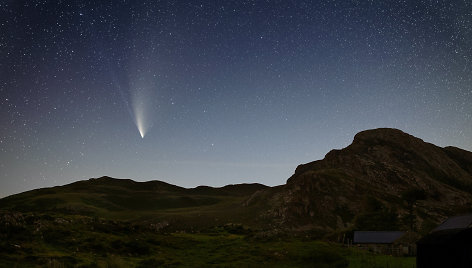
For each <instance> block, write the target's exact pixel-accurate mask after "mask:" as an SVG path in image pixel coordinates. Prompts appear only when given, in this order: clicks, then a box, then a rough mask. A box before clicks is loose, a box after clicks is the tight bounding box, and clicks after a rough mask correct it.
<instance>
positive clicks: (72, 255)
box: [0, 213, 415, 267]
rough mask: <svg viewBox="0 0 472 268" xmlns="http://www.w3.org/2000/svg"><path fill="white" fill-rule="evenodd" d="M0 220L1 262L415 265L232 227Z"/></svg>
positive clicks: (21, 217)
mask: <svg viewBox="0 0 472 268" xmlns="http://www.w3.org/2000/svg"><path fill="white" fill-rule="evenodd" d="M7 222H8V223H9V224H8V225H7V224H5V223H7ZM2 224H3V225H2V230H1V233H2V239H1V242H0V260H1V264H0V266H1V267H162V266H164V267H209V266H217V267H261V266H265V265H267V266H268V267H414V263H415V259H414V258H411V257H410V258H406V257H404V258H402V257H391V256H383V255H372V254H370V253H367V252H364V251H360V250H357V249H355V248H347V247H343V246H341V245H340V244H336V243H331V242H322V241H319V240H313V239H309V238H307V237H303V236H292V235H290V236H289V235H285V234H277V235H274V234H270V233H264V232H256V231H253V230H250V229H248V228H246V227H244V226H241V225H235V224H233V225H231V224H228V225H225V226H219V227H213V228H208V229H206V230H201V231H199V232H193V233H190V232H182V231H181V232H170V233H167V232H162V231H160V230H159V228H160V226H155V225H153V224H152V223H129V222H121V221H115V220H104V219H99V218H92V217H88V216H71V215H68V216H64V215H60V216H59V215H49V214H43V215H33V214H20V213H3V214H2Z"/></svg>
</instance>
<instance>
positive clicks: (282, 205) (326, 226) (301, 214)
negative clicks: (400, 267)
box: [0, 129, 472, 234]
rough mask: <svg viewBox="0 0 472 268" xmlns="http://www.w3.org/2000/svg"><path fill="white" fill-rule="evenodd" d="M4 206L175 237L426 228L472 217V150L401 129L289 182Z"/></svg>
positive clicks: (67, 189)
mask: <svg viewBox="0 0 472 268" xmlns="http://www.w3.org/2000/svg"><path fill="white" fill-rule="evenodd" d="M0 209H1V210H7V211H17V212H22V213H30V212H32V213H43V214H49V215H54V214H56V215H61V214H64V215H65V214H67V215H84V216H88V217H100V218H106V219H111V220H122V221H138V222H153V223H156V224H158V225H159V226H168V228H174V230H181V229H192V230H194V229H199V228H207V227H210V226H221V225H225V224H228V223H237V224H243V225H246V226H249V227H251V228H258V229H262V230H267V231H273V230H278V231H280V230H295V231H297V230H301V231H315V232H316V231H319V233H320V234H327V233H332V232H338V231H345V230H352V229H368V230H376V229H377V230H389V229H390V230H393V229H395V230H398V229H402V230H413V231H419V232H421V231H427V229H428V226H429V227H431V226H434V224H436V223H438V222H440V221H441V220H443V219H445V218H446V217H447V216H449V215H456V214H461V213H465V212H470V211H472V153H471V152H468V151H465V150H462V149H459V148H455V147H445V148H440V147H438V146H435V145H433V144H430V143H426V142H424V141H422V140H421V139H419V138H416V137H413V136H411V135H409V134H406V133H404V132H402V131H400V130H397V129H374V130H367V131H363V132H360V133H358V134H357V135H356V136H355V137H354V140H353V142H352V144H351V145H349V146H348V147H346V148H344V149H342V150H332V151H331V152H329V153H328V154H327V155H326V156H325V158H324V159H322V160H318V161H314V162H310V163H307V164H303V165H299V166H298V167H297V168H296V170H295V173H294V175H293V176H291V177H290V178H289V179H288V180H287V183H286V184H285V185H280V186H276V187H267V186H264V185H261V184H238V185H228V186H225V187H220V188H213V187H208V186H199V187H196V188H191V189H186V188H182V187H179V186H175V185H171V184H168V183H165V182H161V181H150V182H135V181H132V180H125V179H113V178H109V177H101V178H98V179H90V180H86V181H78V182H75V183H72V184H68V185H65V186H58V187H52V188H45V189H37V190H33V191H28V192H24V193H21V194H17V195H13V196H9V197H6V198H3V199H0Z"/></svg>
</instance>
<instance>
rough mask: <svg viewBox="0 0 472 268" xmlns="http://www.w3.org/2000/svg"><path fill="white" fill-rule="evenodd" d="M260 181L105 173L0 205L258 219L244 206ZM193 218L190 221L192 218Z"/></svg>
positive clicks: (199, 222)
mask: <svg viewBox="0 0 472 268" xmlns="http://www.w3.org/2000/svg"><path fill="white" fill-rule="evenodd" d="M265 188H267V186H264V185H261V184H240V185H228V186H225V187H221V188H212V187H207V186H199V187H196V188H192V189H186V188H182V187H178V186H175V185H171V184H167V183H164V182H160V181H150V182H135V181H132V180H122V179H113V178H109V177H102V178H98V179H90V180H87V181H79V182H76V183H72V184H69V185H65V186H60V187H53V188H45V189H38V190H33V191H29V192H25V193H21V194H17V195H13V196H9V197H7V198H3V199H0V209H4V210H10V211H19V212H41V213H45V212H47V213H49V214H51V213H53V214H54V213H55V214H65V215H84V216H92V217H101V218H106V219H116V220H126V221H143V220H149V221H165V222H167V223H168V224H169V225H170V226H171V228H184V227H185V225H192V227H193V228H202V227H206V226H213V225H215V224H222V223H224V222H234V221H236V222H245V223H253V224H257V222H256V221H257V220H258V219H257V217H255V216H254V214H255V213H257V211H256V210H257V209H258V208H255V207H247V206H243V205H242V204H243V202H244V201H245V200H246V199H247V198H249V196H250V195H251V194H253V193H254V192H256V191H258V190H261V189H265ZM190 223H191V224H190Z"/></svg>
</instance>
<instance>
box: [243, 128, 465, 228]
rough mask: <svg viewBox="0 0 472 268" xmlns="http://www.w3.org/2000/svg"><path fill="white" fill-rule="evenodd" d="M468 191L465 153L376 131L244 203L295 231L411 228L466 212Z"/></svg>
mask: <svg viewBox="0 0 472 268" xmlns="http://www.w3.org/2000/svg"><path fill="white" fill-rule="evenodd" d="M471 193H472V153H471V152H468V151H465V150H461V149H458V148H455V147H446V148H440V147H438V146H435V145H433V144H430V143H426V142H424V141H422V140H421V139H419V138H416V137H413V136H411V135H409V134H406V133H404V132H402V131H400V130H397V129H385V128H384V129H374V130H367V131H363V132H360V133H358V134H357V135H356V136H355V137H354V141H353V142H352V144H351V145H349V146H348V147H346V148H344V149H342V150H332V151H330V152H329V153H328V154H327V155H326V156H325V158H324V159H323V160H319V161H314V162H310V163H307V164H303V165H299V166H298V167H297V169H296V170H295V174H294V175H293V176H291V177H290V178H289V179H288V181H287V184H286V185H284V186H283V187H282V188H279V189H266V190H264V191H261V192H257V193H256V194H255V195H254V196H252V197H251V198H250V199H249V200H248V202H247V203H246V204H247V205H248V206H251V205H253V204H257V203H258V202H265V203H269V204H271V209H269V210H267V211H265V213H264V214H263V217H269V218H271V217H272V218H276V219H277V220H278V222H279V224H281V225H284V226H291V227H292V228H295V229H297V228H298V229H313V228H315V229H316V228H320V229H322V230H324V231H327V230H332V231H333V230H342V229H346V228H358V229H362V228H365V229H367V228H368V229H408V228H413V229H415V230H416V229H421V226H422V225H423V224H424V223H430V224H433V223H437V222H439V221H441V220H443V219H444V218H445V217H447V216H448V215H454V214H460V213H464V212H467V211H471V209H472V194H471ZM369 221H370V222H369ZM374 221H377V222H376V223H375V222H374ZM382 222H384V223H385V224H384V223H382ZM390 223H391V224H390Z"/></svg>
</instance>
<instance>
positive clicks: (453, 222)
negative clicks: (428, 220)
mask: <svg viewBox="0 0 472 268" xmlns="http://www.w3.org/2000/svg"><path fill="white" fill-rule="evenodd" d="M471 226H472V214H467V215H462V216H456V217H451V218H449V219H447V220H445V221H444V222H443V223H441V224H440V225H439V226H438V227H436V228H435V229H434V230H433V232H436V231H441V230H450V229H465V228H470V227H471Z"/></svg>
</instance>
